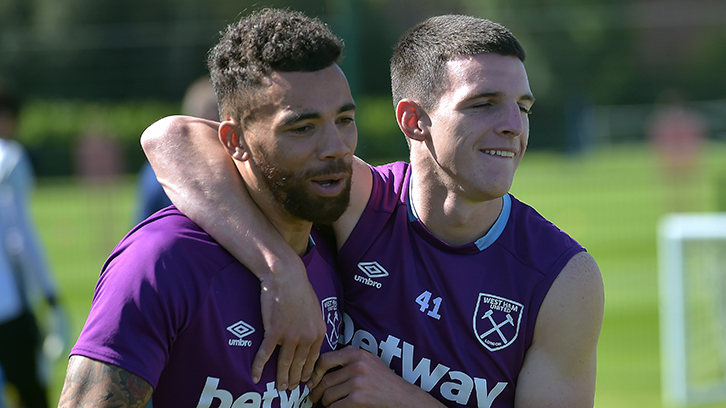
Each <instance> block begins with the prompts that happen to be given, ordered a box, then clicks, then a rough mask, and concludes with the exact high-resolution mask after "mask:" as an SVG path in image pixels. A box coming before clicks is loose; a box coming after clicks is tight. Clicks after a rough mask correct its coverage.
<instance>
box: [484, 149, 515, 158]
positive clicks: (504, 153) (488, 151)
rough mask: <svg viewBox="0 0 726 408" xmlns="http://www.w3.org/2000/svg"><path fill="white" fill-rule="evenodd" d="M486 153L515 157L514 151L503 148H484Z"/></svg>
mask: <svg viewBox="0 0 726 408" xmlns="http://www.w3.org/2000/svg"><path fill="white" fill-rule="evenodd" d="M484 153H486V154H489V155H492V156H501V157H514V153H512V152H505V151H503V150H484Z"/></svg>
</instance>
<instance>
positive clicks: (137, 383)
mask: <svg viewBox="0 0 726 408" xmlns="http://www.w3.org/2000/svg"><path fill="white" fill-rule="evenodd" d="M152 392H153V390H152V388H151V385H149V383H147V382H146V381H144V380H142V379H141V378H139V377H138V376H136V375H134V374H132V373H130V372H128V371H126V370H123V369H121V368H119V367H117V366H114V365H111V364H106V363H102V362H100V361H96V360H92V359H89V358H86V357H80V356H73V357H71V359H70V361H69V362H68V371H67V372H66V381H65V384H64V385H63V391H62V392H61V396H60V402H59V404H58V407H59V408H71V407H79V408H80V407H101V408H112V407H113V408H116V407H118V408H135V407H138V408H144V407H146V405H147V404H148V402H149V400H150V399H151V394H152Z"/></svg>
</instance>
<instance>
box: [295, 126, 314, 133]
mask: <svg viewBox="0 0 726 408" xmlns="http://www.w3.org/2000/svg"><path fill="white" fill-rule="evenodd" d="M312 128H313V127H312V126H311V125H304V126H298V127H295V128H292V129H290V132H292V133H298V134H302V133H307V132H309V131H310V130H311V129H312Z"/></svg>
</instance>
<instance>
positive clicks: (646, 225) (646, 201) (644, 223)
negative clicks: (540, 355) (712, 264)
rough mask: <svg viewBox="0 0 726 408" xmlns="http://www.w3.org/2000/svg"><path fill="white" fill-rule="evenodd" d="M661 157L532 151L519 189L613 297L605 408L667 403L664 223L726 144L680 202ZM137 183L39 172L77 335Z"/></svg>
mask: <svg viewBox="0 0 726 408" xmlns="http://www.w3.org/2000/svg"><path fill="white" fill-rule="evenodd" d="M657 164H658V163H656V161H655V158H654V157H653V156H652V155H651V153H650V151H649V150H648V149H647V148H646V147H645V146H638V145H632V146H631V145H627V146H620V147H617V148H614V147H613V148H601V149H599V150H597V151H595V152H593V153H590V154H587V155H584V156H578V157H566V156H562V155H555V154H550V153H540V152H530V153H528V156H527V158H526V159H525V160H524V162H523V163H522V165H521V167H520V170H519V172H518V174H517V177H516V179H515V182H514V187H513V189H512V192H513V193H514V195H515V196H517V197H518V198H519V199H521V200H523V201H525V202H527V203H529V204H531V205H533V206H534V207H535V208H537V209H538V210H539V211H540V212H541V213H542V214H543V215H544V216H545V217H547V218H549V219H550V220H552V221H553V222H554V223H556V224H557V225H558V226H559V227H561V228H562V229H564V230H565V231H567V232H569V233H570V234H571V235H572V236H573V237H575V238H576V239H577V240H578V241H580V243H582V244H583V245H585V246H586V247H587V248H588V250H589V251H590V253H592V255H593V256H594V257H595V259H596V260H597V261H598V263H599V265H600V269H601V270H602V274H603V278H604V281H605V292H606V305H605V321H604V324H603V331H602V335H601V340H600V346H599V358H598V389H597V397H596V404H595V406H596V407H598V408H630V407H632V408H643V407H648V408H658V407H661V406H662V404H661V399H660V368H659V366H660V363H659V361H660V357H659V342H658V309H657V301H658V293H657V269H656V227H657V224H658V221H659V219H660V218H661V217H662V215H663V214H665V213H666V212H669V211H671V210H672V209H673V208H674V206H676V205H677V206H678V208H680V209H684V210H688V211H715V210H716V209H717V208H718V204H717V202H718V197H720V196H719V191H718V189H717V184H718V181H719V180H724V178H725V177H726V146H723V145H712V146H710V147H709V149H708V151H707V157H705V159H704V163H703V166H702V169H701V170H700V171H699V172H698V174H696V175H695V176H694V177H693V178H692V180H691V181H690V182H689V183H687V184H684V185H683V186H680V187H678V188H679V190H678V197H679V200H678V203H677V204H674V202H675V200H674V199H673V196H674V195H673V194H672V190H673V189H672V188H670V187H669V184H668V183H667V182H666V181H665V180H664V179H663V177H661V176H660V174H659V171H658V166H657ZM133 182H134V180H133V178H126V179H123V180H120V181H119V182H118V183H116V184H115V185H113V186H103V187H102V186H95V187H94V186H88V185H85V184H83V183H82V182H80V181H76V180H55V179H46V180H40V181H39V188H38V189H37V191H36V193H35V195H34V198H33V207H32V210H33V214H34V216H35V221H36V223H37V225H38V228H39V230H40V235H41V239H42V241H43V243H44V244H45V246H46V248H47V251H48V257H49V260H50V262H51V264H52V266H53V268H54V271H55V273H56V275H57V280H58V283H59V285H60V288H61V290H62V297H63V301H64V302H65V305H66V306H67V308H68V311H69V313H70V317H71V323H72V337H73V339H75V337H76V336H77V333H78V331H79V330H80V329H81V326H82V325H83V322H84V320H85V315H86V314H87V313H88V309H89V306H90V301H91V296H92V293H93V287H94V285H95V282H96V278H97V276H98V273H99V270H100V268H101V266H102V264H103V261H104V260H105V258H106V256H107V255H108V254H109V253H110V252H111V250H112V249H113V247H114V246H115V244H116V242H117V241H118V240H119V239H121V237H122V236H123V235H124V234H125V232H126V231H127V230H128V229H129V228H130V226H131V213H132V206H133V199H134V197H133V194H134V186H133ZM722 189H726V186H722ZM721 193H722V194H724V193H726V191H722V192H721ZM722 210H726V209H724V208H722ZM64 373H65V361H61V362H60V363H59V364H58V365H57V366H56V367H55V368H54V370H53V372H52V378H53V383H52V390H51V392H52V395H51V403H52V404H53V405H54V406H55V403H56V402H57V399H58V396H59V394H60V389H61V386H62V381H63V375H64ZM710 407H726V403H723V404H717V405H710Z"/></svg>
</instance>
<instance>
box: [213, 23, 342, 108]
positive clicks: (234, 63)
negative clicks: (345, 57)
mask: <svg viewBox="0 0 726 408" xmlns="http://www.w3.org/2000/svg"><path fill="white" fill-rule="evenodd" d="M221 34H222V38H221V39H220V41H219V43H218V44H217V45H216V46H214V47H212V49H211V50H210V51H209V55H208V58H207V65H208V67H209V72H210V76H211V78H212V83H213V84H214V89H215V93H216V95H217V102H218V104H219V111H220V112H219V113H220V118H221V119H222V120H224V119H225V118H232V119H235V120H237V121H240V122H241V121H242V120H243V119H246V118H247V117H248V116H249V115H251V114H252V113H253V111H254V109H255V108H256V107H257V106H256V105H259V104H260V95H261V93H260V89H262V85H263V81H264V78H265V77H268V76H269V75H271V74H272V72H274V71H277V72H312V71H318V70H321V69H324V68H327V67H329V66H330V65H332V64H333V63H336V62H338V60H339V59H340V56H341V54H342V50H343V41H342V40H341V39H340V38H338V37H337V36H336V35H335V34H333V32H332V31H331V30H330V29H329V28H328V26H327V25H326V24H325V23H323V22H321V21H320V20H318V19H316V18H311V17H308V16H306V15H304V14H303V13H300V12H297V11H290V10H281V9H270V8H265V9H262V10H259V11H256V12H253V13H251V14H249V15H248V16H247V17H245V18H243V19H241V20H240V21H238V22H237V23H235V24H231V25H229V26H227V29H226V30H225V31H224V32H222V33H221Z"/></svg>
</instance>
